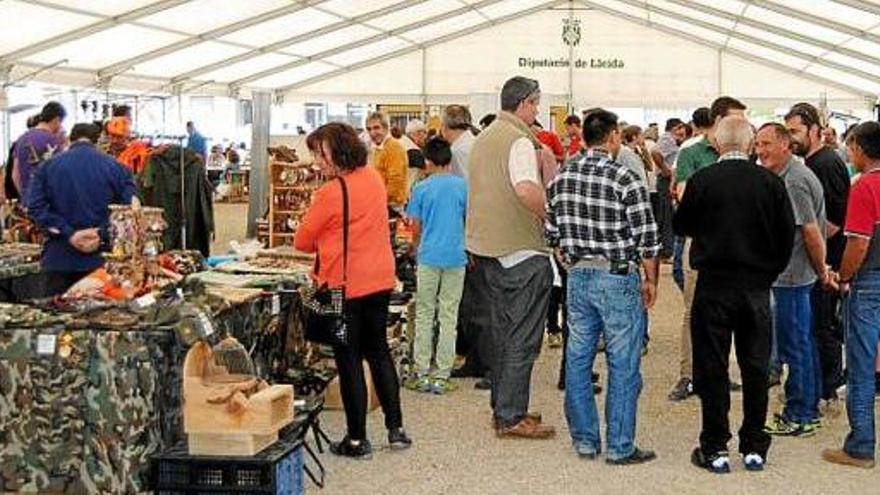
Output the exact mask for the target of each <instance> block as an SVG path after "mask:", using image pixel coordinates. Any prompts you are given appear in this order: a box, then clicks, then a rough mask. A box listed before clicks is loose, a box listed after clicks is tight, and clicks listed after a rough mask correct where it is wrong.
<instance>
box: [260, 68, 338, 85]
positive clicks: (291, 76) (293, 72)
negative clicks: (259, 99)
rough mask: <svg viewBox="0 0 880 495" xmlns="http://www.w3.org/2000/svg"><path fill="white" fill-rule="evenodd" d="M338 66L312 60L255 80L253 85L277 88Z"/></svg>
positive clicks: (318, 74)
mask: <svg viewBox="0 0 880 495" xmlns="http://www.w3.org/2000/svg"><path fill="white" fill-rule="evenodd" d="M335 69H336V66H334V65H330V64H328V63H324V62H310V63H308V64H305V65H301V66H299V67H296V68H295V69H289V70H286V71H282V72H279V73H277V74H273V75H271V76H267V77H264V78H263V79H258V80H256V81H254V83H253V85H254V86H256V87H261V88H277V87H280V86H285V85H288V84H295V83H297V82H300V81H305V80H306V79H309V78H312V77H316V76H320V75H321V74H326V73H328V72H330V71H332V70H335Z"/></svg>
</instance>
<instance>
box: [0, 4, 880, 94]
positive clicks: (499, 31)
mask: <svg viewBox="0 0 880 495" xmlns="http://www.w3.org/2000/svg"><path fill="white" fill-rule="evenodd" d="M0 19H2V23H0V78H2V79H5V80H7V81H20V80H22V79H25V80H29V79H31V78H36V79H38V80H44V81H49V82H53V83H59V84H67V85H73V86H79V87H83V88H89V87H92V88H94V87H99V88H102V89H106V88H110V89H115V88H118V89H125V90H137V91H143V92H144V93H171V92H174V91H181V92H187V91H191V90H193V88H196V90H197V91H198V92H200V93H205V94H220V95H227V94H232V95H234V94H241V92H242V91H245V92H246V91H249V90H251V89H256V88H261V89H268V90H271V91H275V92H276V93H277V94H279V95H286V96H287V97H290V98H306V97H312V96H322V97H326V98H333V97H344V96H346V95H349V96H352V95H360V96H371V97H378V96H382V97H388V98H394V99H395V100H397V101H406V100H408V99H409V100H413V101H423V102H427V101H438V102H440V101H445V100H448V99H451V98H458V99H460V98H462V97H463V96H468V97H470V98H474V97H475V96H474V95H481V94H492V93H496V92H497V89H498V85H499V84H500V83H501V82H503V80H504V79H505V78H506V77H508V76H510V75H512V74H515V73H522V74H525V75H529V74H531V75H533V77H536V78H538V79H539V80H540V81H541V83H542V86H543V87H544V89H545V93H547V94H550V95H554V98H560V99H566V100H568V101H571V102H572V103H578V102H580V103H587V102H601V103H603V104H606V105H617V106H625V105H634V104H638V105H639V106H647V105H658V106H674V105H688V104H694V103H704V102H705V101H707V100H709V99H711V98H712V97H713V96H715V95H717V94H719V93H721V92H726V93H730V94H733V95H736V96H739V97H742V98H745V99H762V98H763V99H773V100H791V99H805V98H807V99H813V100H815V99H817V98H827V99H828V100H830V101H839V102H841V104H845V106H846V107H847V108H856V107H860V108H862V109H864V108H867V107H868V105H870V104H872V103H873V101H874V100H875V99H876V97H877V95H878V93H880V2H878V1H877V0H870V1H867V0H797V1H796V0H648V1H644V0H573V1H572V0H550V1H548V0H299V1H291V0H248V1H241V0H82V1H77V2H69V1H67V0H0ZM566 25H568V26H574V25H577V26H578V28H579V33H580V36H574V35H573V31H570V32H569V35H572V37H571V38H569V43H568V44H567V43H566V42H565V41H564V40H563V37H562V36H561V34H562V32H563V27H564V26H566ZM575 38H577V39H575ZM569 60H571V61H572V62H571V64H572V67H571V68H570V69H569V68H568V67H566V66H565V63H566V62H567V61H569ZM579 61H580V63H579ZM615 61H616V62H615ZM34 72H36V74H34Z"/></svg>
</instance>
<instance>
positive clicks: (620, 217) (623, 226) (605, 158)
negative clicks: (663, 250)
mask: <svg viewBox="0 0 880 495" xmlns="http://www.w3.org/2000/svg"><path fill="white" fill-rule="evenodd" d="M545 237H546V238H547V243H548V244H549V245H550V246H553V247H560V248H561V249H562V253H563V255H564V256H565V258H566V261H567V262H568V263H572V264H573V263H576V262H577V261H578V260H580V259H583V258H589V257H604V258H606V259H608V260H629V261H638V260H639V259H641V258H653V257H656V256H657V255H658V254H659V253H660V240H659V236H658V234H657V225H656V224H655V223H654V215H653V213H652V212H651V202H650V200H649V199H648V192H647V191H646V190H645V186H644V184H642V182H641V181H640V180H639V179H638V177H636V174H634V173H633V172H632V171H631V170H628V169H627V168H626V167H625V166H623V165H621V164H619V163H617V162H615V161H614V159H612V158H611V155H609V154H608V153H607V152H606V151H604V150H598V149H591V150H589V151H587V152H586V153H585V154H583V155H580V156H579V157H577V158H576V159H574V160H571V161H569V162H568V163H566V164H565V165H564V166H563V167H562V170H560V172H559V174H558V175H557V176H556V178H555V179H554V180H553V182H552V183H551V184H550V188H549V190H548V192H547V218H546V223H545Z"/></svg>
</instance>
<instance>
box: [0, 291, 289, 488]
mask: <svg viewBox="0 0 880 495" xmlns="http://www.w3.org/2000/svg"><path fill="white" fill-rule="evenodd" d="M296 298H297V295H296V292H295V291H285V292H282V293H279V294H277V295H275V294H271V293H266V294H264V295H263V296H261V297H259V298H257V299H254V300H251V301H248V302H246V303H241V304H228V303H225V302H223V301H222V298H217V297H210V296H208V295H207V294H201V295H195V294H194V295H193V296H192V297H190V296H189V295H188V296H187V300H190V299H192V300H193V302H196V303H198V304H192V303H190V302H186V303H183V302H180V301H178V302H177V303H176V304H169V305H166V306H163V307H162V308H157V309H155V310H153V311H145V312H144V314H142V321H141V324H140V325H137V326H132V327H131V328H129V329H125V330H120V329H106V328H105V329H96V328H95V327H88V328H71V327H65V326H63V325H60V324H59V322H62V323H67V322H69V321H70V320H71V319H72V318H71V317H69V316H63V317H61V316H58V315H57V314H55V313H52V312H49V311H41V310H37V309H35V308H32V307H28V306H16V305H0V493H5V492H37V491H39V492H47V491H51V492H56V493H137V492H141V491H144V490H146V488H147V485H146V475H147V469H148V465H149V463H148V458H149V456H150V455H152V454H153V453H155V452H156V451H158V450H160V449H161V448H162V447H163V446H167V445H174V444H176V443H178V442H179V441H181V440H182V439H183V438H184V436H183V433H182V425H181V421H182V415H181V397H180V392H181V384H182V377H181V371H182V363H183V360H184V358H185V355H186V351H187V349H188V347H189V345H191V343H192V341H194V340H195V339H197V338H206V339H207V340H208V341H209V343H216V341H218V340H219V339H220V338H222V337H223V336H225V335H231V336H234V337H236V338H238V339H239V340H240V341H241V342H242V343H243V344H244V345H245V346H246V348H247V349H248V350H249V351H250V352H251V354H252V356H253V357H254V361H255V362H256V364H257V366H258V373H259V374H261V376H264V377H273V376H283V375H285V373H286V372H287V371H288V369H289V367H290V366H292V365H293V366H295V365H298V364H299V363H301V362H302V359H301V357H302V356H301V355H299V354H298V353H297V352H290V349H292V348H295V346H292V345H291V343H290V342H289V333H288V327H289V326H290V324H291V323H290V320H289V315H291V314H294V313H295V312H293V311H291V307H292V305H293V304H295V302H296ZM199 308H203V309H202V310H200V309H199ZM212 308H216V312H215V311H214V310H213V309H212ZM206 314H207V315H212V314H213V316H214V318H209V317H207V316H205V315H206ZM53 325H54V326H53ZM23 327H44V328H27V329H22V328H23ZM52 337H54V341H52ZM50 341H52V342H54V347H53V346H50V345H49V343H50Z"/></svg>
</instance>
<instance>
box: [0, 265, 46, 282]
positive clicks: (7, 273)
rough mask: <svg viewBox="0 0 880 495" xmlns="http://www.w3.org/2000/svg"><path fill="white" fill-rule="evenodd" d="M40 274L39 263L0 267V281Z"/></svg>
mask: <svg viewBox="0 0 880 495" xmlns="http://www.w3.org/2000/svg"><path fill="white" fill-rule="evenodd" d="M37 273H40V263H39V262H37V263H20V264H17V265H11V266H0V280H5V279H9V278H19V277H24V276H26V275H35V274H37Z"/></svg>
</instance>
